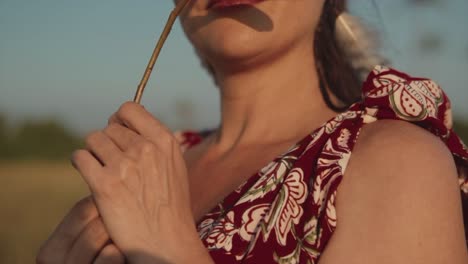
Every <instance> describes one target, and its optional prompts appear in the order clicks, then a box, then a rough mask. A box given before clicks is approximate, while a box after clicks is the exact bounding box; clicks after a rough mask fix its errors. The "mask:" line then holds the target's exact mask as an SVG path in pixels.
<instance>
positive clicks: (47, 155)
mask: <svg viewBox="0 0 468 264" xmlns="http://www.w3.org/2000/svg"><path fill="white" fill-rule="evenodd" d="M80 145H81V142H80V140H79V139H78V138H77V137H75V136H74V135H73V134H72V133H70V132H69V131H68V130H67V129H65V127H64V126H63V125H61V124H60V123H58V122H57V121H52V120H48V121H26V122H24V123H23V124H21V125H20V126H19V127H18V128H17V129H16V133H15V134H14V135H13V136H12V137H11V142H10V146H11V153H10V156H9V157H8V158H10V159H12V158H13V159H68V158H69V157H70V154H71V152H72V151H73V150H74V149H76V148H79V147H80Z"/></svg>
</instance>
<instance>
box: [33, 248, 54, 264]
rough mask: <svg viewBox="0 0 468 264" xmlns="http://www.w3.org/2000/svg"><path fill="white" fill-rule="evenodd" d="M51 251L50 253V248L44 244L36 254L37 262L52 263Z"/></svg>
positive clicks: (38, 263)
mask: <svg viewBox="0 0 468 264" xmlns="http://www.w3.org/2000/svg"><path fill="white" fill-rule="evenodd" d="M49 256H50V255H49V253H48V250H47V248H46V245H44V246H41V248H40V249H39V252H38V253H37V255H36V264H48V263H52V261H50V257H49Z"/></svg>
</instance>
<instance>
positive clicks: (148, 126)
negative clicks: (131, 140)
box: [116, 102, 172, 143]
mask: <svg viewBox="0 0 468 264" xmlns="http://www.w3.org/2000/svg"><path fill="white" fill-rule="evenodd" d="M116 117H117V119H118V120H119V122H120V123H122V124H124V125H125V126H126V127H129V128H131V129H133V130H134V131H135V132H137V133H138V134H140V135H142V136H143V137H145V138H148V139H150V140H152V141H153V140H155V139H157V138H158V135H161V134H172V133H171V131H170V130H169V129H168V128H167V127H165V126H164V125H163V124H162V123H161V122H160V121H159V120H158V119H156V118H155V117H154V116H153V115H152V114H151V113H149V112H148V111H146V109H144V108H143V106H141V105H139V104H136V103H134V102H126V103H124V104H123V105H122V106H121V107H120V108H119V110H118V111H117V113H116ZM154 143H156V142H154Z"/></svg>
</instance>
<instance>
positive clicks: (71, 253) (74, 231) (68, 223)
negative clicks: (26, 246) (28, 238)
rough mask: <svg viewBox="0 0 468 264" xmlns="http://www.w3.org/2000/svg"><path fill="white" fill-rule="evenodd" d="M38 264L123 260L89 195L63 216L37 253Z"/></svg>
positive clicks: (101, 263) (104, 263) (102, 263)
mask: <svg viewBox="0 0 468 264" xmlns="http://www.w3.org/2000/svg"><path fill="white" fill-rule="evenodd" d="M36 263H38V264H55V263H56V264H63V263H69V264H73V263H81V264H88V263H89V264H91V263H93V264H113V263H117V264H120V263H122V264H123V263H125V258H124V256H123V255H122V253H120V251H119V250H118V249H117V247H116V246H115V245H114V244H112V243H109V235H108V234H107V231H106V229H105V227H104V224H103V223H102V221H101V218H100V217H99V214H98V211H97V209H96V206H95V205H94V202H93V200H92V197H86V198H84V199H82V200H81V201H79V202H78V203H76V205H75V206H74V207H73V208H72V209H71V210H70V212H69V213H68V214H67V215H66V216H65V218H64V219H63V220H62V222H61V223H60V224H59V225H58V227H57V228H56V229H55V231H54V232H53V233H52V235H51V236H50V237H49V239H48V240H47V241H46V242H45V243H44V244H43V245H42V247H41V249H40V250H39V253H38V255H37V259H36Z"/></svg>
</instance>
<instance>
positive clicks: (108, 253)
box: [93, 244, 125, 264]
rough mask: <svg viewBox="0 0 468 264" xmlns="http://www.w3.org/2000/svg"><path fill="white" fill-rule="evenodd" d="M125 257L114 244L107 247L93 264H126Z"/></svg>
mask: <svg viewBox="0 0 468 264" xmlns="http://www.w3.org/2000/svg"><path fill="white" fill-rule="evenodd" d="M124 263H125V257H124V255H123V254H122V253H121V252H120V250H119V249H118V248H117V247H116V246H115V245H114V244H108V245H106V246H105V247H104V248H103V249H102V250H101V252H99V255H98V256H97V258H96V259H95V260H94V262H93V264H124Z"/></svg>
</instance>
